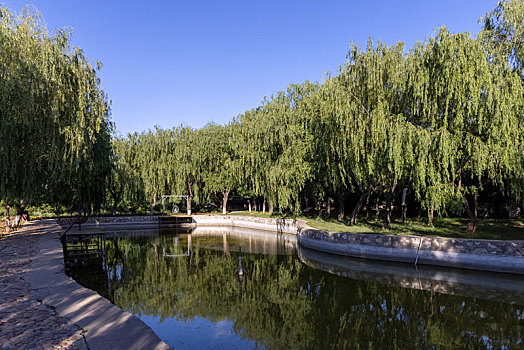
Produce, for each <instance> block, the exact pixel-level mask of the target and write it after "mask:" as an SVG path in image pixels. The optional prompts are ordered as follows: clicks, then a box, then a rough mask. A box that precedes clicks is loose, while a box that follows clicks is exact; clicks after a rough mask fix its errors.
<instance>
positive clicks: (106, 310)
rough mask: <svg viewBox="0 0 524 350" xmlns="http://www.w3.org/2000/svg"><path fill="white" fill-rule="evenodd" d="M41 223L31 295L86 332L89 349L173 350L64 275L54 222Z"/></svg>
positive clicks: (136, 321) (28, 278)
mask: <svg viewBox="0 0 524 350" xmlns="http://www.w3.org/2000/svg"><path fill="white" fill-rule="evenodd" d="M38 224H40V225H41V226H42V227H41V230H42V232H43V234H42V235H40V236H39V252H38V254H37V255H36V256H35V257H34V258H33V260H32V262H31V267H30V269H29V270H28V271H27V272H26V273H25V276H24V278H25V279H26V281H27V282H28V283H29V285H30V288H31V296H32V297H33V298H35V299H37V300H41V301H42V303H43V304H45V305H47V306H48V307H50V308H52V309H54V310H55V312H56V313H57V315H58V316H60V317H64V318H66V319H68V320H69V321H70V322H71V323H73V324H74V325H76V326H77V327H79V328H82V329H83V330H84V338H85V341H86V343H87V345H88V347H89V349H91V350H94V349H159V350H160V349H170V347H169V346H168V345H167V344H165V343H164V342H163V341H162V340H160V338H159V337H158V336H157V335H156V334H155V333H154V332H153V331H152V330H151V328H149V327H148V326H147V325H146V324H145V323H143V322H142V321H141V320H139V319H138V318H137V317H135V316H133V315H132V314H130V313H129V312H125V311H123V310H122V309H120V308H119V307H117V306H115V305H113V304H111V303H110V302H109V301H108V300H107V299H105V298H103V297H101V296H100V295H99V294H97V293H96V292H94V291H92V290H90V289H87V288H84V287H82V286H81V285H79V284H78V283H76V282H75V281H74V280H73V279H71V278H69V277H67V276H66V275H65V273H64V263H63V253H62V245H61V243H60V242H59V241H58V239H57V237H58V233H59V232H62V231H63V230H62V228H61V227H60V226H59V225H58V224H57V223H56V221H55V220H52V221H51V220H48V221H46V222H40V223H37V225H38Z"/></svg>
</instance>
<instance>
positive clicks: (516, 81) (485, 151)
mask: <svg viewBox="0 0 524 350" xmlns="http://www.w3.org/2000/svg"><path fill="white" fill-rule="evenodd" d="M4 12H5V10H4ZM26 18H27V17H26ZM5 21H6V20H5V16H4V17H3V18H2V23H4V22H5ZM18 23H23V21H19V22H18ZM483 23H484V29H483V30H482V31H481V32H480V33H478V34H477V35H476V37H474V38H473V37H472V36H471V35H470V34H469V33H458V34H452V33H450V32H449V31H448V30H447V29H446V28H445V27H443V28H441V29H440V30H438V32H437V33H436V34H435V35H434V36H432V37H430V38H429V39H426V40H425V41H424V42H423V43H417V44H416V45H415V46H414V47H413V48H411V49H410V50H409V51H408V50H406V49H405V48H404V45H403V43H397V44H396V45H393V46H387V45H384V44H382V43H380V42H379V43H373V42H371V41H370V42H369V43H368V46H367V47H366V49H365V50H361V49H359V48H358V47H356V46H353V47H351V48H350V50H349V52H348V56H347V62H346V63H345V64H343V65H342V66H341V67H340V69H339V71H338V72H337V74H333V75H332V76H328V77H326V79H325V80H324V82H323V83H321V84H317V83H310V82H305V83H303V84H292V85H290V86H289V87H288V88H287V90H286V91H282V92H278V93H277V94H275V95H274V96H272V97H271V98H268V99H265V100H264V101H263V102H262V104H261V105H260V106H259V107H257V108H255V109H253V110H250V111H247V112H245V113H244V114H242V115H240V116H238V117H236V118H234V119H233V120H232V121H231V122H230V123H228V124H227V125H225V126H220V125H214V124H210V125H207V126H206V127H203V128H201V129H192V128H189V127H185V126H180V127H176V128H173V129H168V130H163V129H159V128H156V129H155V130H154V131H147V132H143V133H140V134H137V133H135V134H130V135H127V136H126V137H122V138H120V137H114V138H113V139H112V140H111V143H112V145H111V146H112V152H111V150H110V149H109V147H108V143H109V142H110V141H109V137H107V135H108V133H109V132H110V127H109V126H110V124H109V122H108V119H107V103H106V102H105V101H106V99H105V96H104V95H103V93H100V91H99V89H98V80H97V79H96V72H95V70H93V69H91V68H90V65H89V63H88V62H87V61H85V60H84V59H83V57H82V56H81V52H80V51H79V50H73V51H71V50H69V51H67V50H66V49H67V47H68V46H67V45H65V44H64V43H63V42H66V43H67V40H66V39H67V38H64V36H65V34H64V33H59V34H57V36H56V37H54V38H53V39H52V40H51V39H50V44H49V45H51V44H53V45H54V46H57V47H58V48H57V49H55V51H56V52H59V55H58V56H59V57H60V59H61V60H64V61H65V62H68V64H73V65H74V67H82V69H85V68H89V69H87V70H86V71H87V72H88V73H90V74H94V80H93V83H92V84H91V85H90V84H86V85H83V84H78V86H82V88H88V87H89V88H90V89H92V90H88V91H86V92H85V93H79V95H81V97H82V98H79V97H78V96H77V95H74V96H73V97H72V98H73V99H72V101H75V104H74V105H72V106H70V105H71V104H72V103H70V102H71V100H70V99H71V97H70V96H69V95H65V94H66V93H71V91H73V92H78V91H77V90H76V89H71V88H70V87H69V86H67V85H66V86H64V87H63V90H64V92H61V94H59V95H58V96H53V98H52V99H51V101H52V102H53V103H56V104H57V105H56V107H55V105H52V104H51V105H50V106H49V105H48V104H49V103H50V102H47V97H48V95H49V94H48V90H47V89H48V88H47V85H45V84H50V82H49V79H52V80H51V81H52V82H54V81H55V80H54V78H47V80H46V79H45V74H44V76H43V77H42V79H43V85H44V87H43V88H41V89H42V90H38V89H39V86H40V85H38V84H32V82H31V80H29V81H28V82H27V83H25V82H26V81H25V80H24V84H14V86H19V87H20V88H21V89H22V90H23V91H25V90H24V89H27V90H28V94H30V96H32V95H31V94H33V93H34V94H36V95H37V96H38V98H43V101H44V102H45V103H46V104H45V105H44V106H45V107H46V108H43V109H42V108H40V105H39V102H40V100H38V99H36V98H35V100H34V101H35V104H34V107H33V108H34V109H31V110H25V109H24V108H26V105H25V104H24V103H21V102H20V103H19V104H20V105H21V106H23V108H22V110H21V111H18V110H17V111H16V112H15V113H13V111H14V110H16V109H15V108H13V107H12V106H11V105H9V104H8V105H7V106H8V107H6V105H5V104H4V103H2V104H0V113H1V114H0V115H1V117H2V129H1V131H0V132H1V133H2V137H3V134H4V126H3V124H4V123H7V124H9V127H10V128H14V129H16V130H20V127H19V126H18V124H14V125H16V127H14V126H13V124H12V122H17V123H20V125H22V126H24V127H23V128H21V129H22V130H26V127H27V128H38V127H39V126H38V125H39V124H36V123H42V122H43V121H41V120H40V118H37V117H36V115H37V113H40V114H44V115H45V117H46V118H47V117H48V115H49V116H53V117H54V116H55V115H56V116H57V118H55V119H53V117H50V121H49V123H51V122H53V123H55V124H46V126H45V128H49V130H50V131H49V132H50V136H49V137H48V136H45V135H46V133H43V134H42V135H38V136H37V139H38V137H40V136H42V139H43V140H45V141H48V143H49V145H53V147H55V146H54V144H53V142H54V139H53V138H52V137H57V139H58V140H59V142H61V144H66V145H70V144H71V146H70V148H68V147H65V148H62V147H58V148H57V147H55V148H52V149H53V150H55V149H58V150H59V151H55V152H54V153H52V154H53V156H52V157H51V156H49V157H48V158H46V157H44V158H43V159H41V158H38V157H37V156H38V152H43V153H46V152H45V150H46V148H45V147H47V146H45V147H44V146H42V145H41V144H40V143H39V141H35V143H32V141H31V140H32V138H31V137H29V138H28V139H27V141H26V142H27V145H33V144H34V145H35V147H36V149H37V151H38V152H37V153H36V154H33V153H23V155H24V156H23V157H22V158H23V159H22V160H18V158H19V156H20V155H21V152H22V151H23V150H22V148H24V147H26V143H24V141H22V140H20V139H16V138H15V139H13V138H12V137H13V133H11V134H10V136H9V135H8V136H7V139H4V138H2V145H3V146H4V147H5V146H7V145H8V146H9V147H7V148H0V154H1V155H2V158H1V159H4V152H7V151H9V152H13V154H14V155H11V158H5V159H10V160H9V161H6V162H5V161H3V160H2V161H0V166H1V167H2V169H6V172H8V173H12V174H15V175H13V176H11V177H7V180H8V181H7V182H5V183H3V184H2V185H3V186H2V187H0V195H1V196H2V198H7V199H26V200H30V199H29V198H31V200H36V199H37V198H42V199H44V200H46V201H48V202H53V203H55V202H56V203H59V202H60V203H62V204H63V203H65V201H67V200H69V201H70V202H71V204H73V203H76V202H86V203H91V204H92V209H94V208H97V207H100V205H101V204H102V201H100V200H99V198H100V196H99V195H97V194H98V191H99V190H102V187H103V188H104V189H106V186H102V187H100V185H99V184H100V183H107V184H108V186H107V190H108V192H107V193H108V195H107V197H106V198H105V199H106V201H108V200H110V202H111V203H112V204H113V209H114V211H116V210H117V209H118V207H119V204H121V203H136V204H138V203H143V202H144V201H147V202H149V203H151V208H152V209H153V208H154V206H155V205H156V203H157V201H158V200H159V198H160V197H159V196H160V195H162V194H168V193H174V194H187V195H189V197H190V203H193V204H192V205H193V206H195V205H196V206H198V207H204V206H205V205H206V204H207V203H213V202H217V201H219V202H220V204H221V206H222V208H223V210H224V211H225V210H226V208H227V203H228V199H229V198H230V196H232V195H235V196H240V197H242V198H245V199H246V201H247V199H251V202H252V203H253V202H256V201H257V200H258V201H259V202H261V203H263V208H264V210H265V208H266V207H267V208H268V211H269V212H270V213H271V212H273V210H274V209H275V208H278V210H279V211H280V212H289V213H297V212H300V211H302V210H304V209H305V208H307V207H314V206H315V205H316V203H322V202H323V203H326V204H327V205H326V210H327V211H329V210H330V209H331V207H332V206H333V207H336V208H337V209H338V218H339V219H340V220H343V219H344V217H346V216H347V217H348V221H349V222H350V223H356V220H357V217H358V214H359V212H360V211H361V210H362V209H363V208H366V209H367V208H368V207H370V206H374V207H375V208H376V211H377V212H378V211H379V210H380V211H382V212H383V214H384V216H383V227H384V228H387V227H388V225H389V222H390V220H391V213H392V211H393V209H394V208H402V210H401V211H400V213H401V215H402V216H403V217H405V215H406V211H407V209H408V207H409V208H410V211H411V213H414V212H416V211H424V212H425V213H427V215H428V218H429V220H430V221H431V220H432V219H433V216H434V215H435V213H438V214H440V215H468V217H469V218H470V219H471V223H470V225H469V227H468V229H469V230H471V231H474V230H476V227H477V218H478V217H479V216H481V215H482V216H484V215H485V214H486V213H488V212H494V211H496V209H498V208H489V207H487V206H486V203H490V202H491V203H496V205H497V206H500V205H502V204H508V203H516V204H518V203H521V200H522V189H523V188H524V181H523V180H524V138H523V132H522V131H523V127H524V85H523V82H524V74H523V64H524V28H523V23H524V2H523V1H521V0H513V1H503V2H500V3H498V5H497V7H496V8H495V9H494V10H493V11H492V12H491V13H489V14H487V15H486V16H485V18H484V19H483ZM11 27H12V25H11ZM2 28H4V25H3V26H2ZM37 29H38V28H37ZM37 29H33V30H37ZM2 30H3V32H2V34H1V35H2V36H3V35H4V31H5V32H7V34H10V33H15V34H17V35H25V34H24V33H25V32H24V33H22V34H20V33H21V32H22V31H21V30H20V29H18V30H17V31H13V29H12V28H10V27H9V26H8V25H7V26H6V29H2ZM10 35H14V34H10ZM62 38H64V39H62ZM35 40H37V41H38V42H40V46H45V45H44V44H46V41H45V40H42V39H35ZM60 43H62V44H61V45H60ZM0 45H4V44H3V42H0ZM46 45H47V44H46ZM36 46H37V47H38V48H40V46H38V45H36ZM54 46H53V47H54ZM0 50H4V49H3V48H0ZM60 50H62V51H60ZM64 50H66V54H64V53H63V51H64ZM76 55H80V57H82V59H81V60H80V61H79V60H78V59H75V57H77V56H76ZM20 57H24V56H23V55H22V56H21V55H20V54H18V55H15V60H16V59H19V58H20ZM31 57H34V59H35V60H36V61H38V60H41V59H42V55H41V54H34V55H32V56H31ZM45 57H48V56H45ZM0 59H2V60H6V57H5V56H4V55H2V56H1V58H0ZM47 59H48V58H46V60H47ZM7 62H8V63H9V64H12V63H11V61H9V59H7ZM26 62H27V60H24V59H20V62H18V63H17V64H19V66H24V64H25V63H26ZM79 62H80V63H79ZM8 63H5V62H3V61H2V62H1V63H0V64H1V65H0V74H4V66H5V67H9V64H8ZM36 64H37V66H38V67H40V65H39V64H40V63H39V61H38V62H37V63H36ZM44 66H45V65H44ZM80 71H81V72H82V70H80ZM16 72H17V73H12V74H22V73H23V72H22V73H19V72H20V70H18V71H16ZM52 72H54V71H52ZM75 72H76V71H75ZM44 73H47V74H50V73H49V72H48V71H45V72H44ZM53 74H54V73H53ZM75 74H76V73H75ZM82 74H84V73H82ZM7 76H8V77H9V75H7ZM27 76H28V75H27V74H22V75H21V78H20V79H29V78H26V77H27ZM49 76H51V77H52V74H51V75H48V77H49ZM68 77H71V75H69V76H68ZM73 77H74V75H73ZM87 77H90V76H89V75H88V76H87ZM3 79H4V76H2V80H1V81H0V94H1V95H0V98H2V99H4V98H5V97H6V96H8V98H11V95H9V94H12V91H13V90H12V89H11V90H9V86H13V84H11V85H8V83H6V82H4V80H3ZM11 79H13V77H12V76H11ZM14 79H15V81H16V82H20V80H19V79H18V78H14ZM75 79H76V78H75ZM57 80H58V79H57ZM73 81H75V80H74V79H73ZM83 81H84V80H82V82H83ZM86 81H87V82H91V80H90V79H86ZM70 83H71V80H67V79H65V83H64V84H70ZM4 85H6V86H4ZM53 86H54V85H53ZM75 86H76V85H75ZM35 89H36V90H35ZM60 89H62V87H61V85H59V91H62V90H60ZM35 91H36V93H35ZM84 99H85V101H87V102H86V103H84V102H83V101H84ZM91 99H92V100H91ZM9 101H15V102H17V101H21V100H17V99H16V98H15V99H13V100H9ZM31 101H33V100H31ZM64 101H67V102H68V103H67V104H65V103H64ZM91 101H93V105H91ZM64 104H65V106H67V108H65V107H64V106H63V105H64ZM9 106H11V107H9ZM13 106H15V107H16V106H18V105H17V104H16V103H14V104H13ZM94 107H96V108H94ZM17 108H18V107H17ZM11 113H13V116H11ZM35 113H36V114H35ZM60 113H64V115H67V116H68V117H69V119H67V120H68V122H69V123H70V124H67V123H64V124H63V125H62V124H60V123H62V121H61V119H60V118H59V116H60V115H62V114H60ZM73 116H74V117H73ZM90 116H93V119H92V120H91V119H89V118H88V117H90ZM35 119H36V120H37V121H35ZM26 124H27V125H26ZM50 125H51V126H50ZM52 125H54V127H53V126H52ZM57 127H58V130H57ZM76 128H78V130H79V131H76V130H77V129H76ZM73 129H74V131H73ZM53 130H54V134H53ZM25 132H26V131H23V132H22V134H23V133H25ZM7 134H9V133H7ZM15 134H16V133H15ZM16 135H19V134H16ZM9 137H11V138H9ZM4 140H13V141H8V142H5V141H4ZM31 147H33V146H31ZM9 152H7V153H8V154H11V153H9ZM25 152H27V151H25ZM60 152H62V153H60ZM55 153H56V154H55ZM17 156H18V157H17ZM60 157H62V158H61V159H62V160H60V159H59V158H60ZM35 159H39V160H41V161H42V162H43V164H42V166H39V163H38V162H37V163H36V164H37V165H31V164H34V161H35ZM16 162H21V164H27V166H26V168H27V167H30V168H31V167H32V168H33V169H34V168H36V169H35V172H34V173H31V177H29V180H27V179H24V180H23V181H22V180H21V179H20V177H22V175H23V174H24V173H23V172H21V171H20V170H19V169H21V168H20V167H17V168H16V170H14V171H13V169H12V168H11V167H12V166H13V164H15V163H16ZM24 162H25V163H24ZM108 162H109V163H110V165H112V166H109V167H108V166H107V163H108ZM64 164H69V165H67V166H65V165H64ZM14 166H17V165H14ZM61 167H62V168H61ZM22 168H23V167H22ZM107 169H109V171H107ZM50 171H55V173H53V174H57V175H56V176H42V174H44V175H47V174H48V173H49V172H50ZM64 174H66V175H64ZM10 181H12V182H10ZM20 181H22V183H23V184H24V185H23V186H20ZM24 181H25V182H24ZM35 183H36V184H37V186H36V187H37V188H36V189H35V188H34V187H35ZM29 184H30V186H31V187H33V188H32V189H31V191H30V193H31V194H32V195H31V196H28V195H27V194H26V192H24V191H25V190H24V189H25V188H26V187H27V186H28V185H29ZM57 190H58V191H57ZM84 192H86V193H84ZM35 194H38V195H39V196H40V197H37V196H35ZM63 196H65V197H67V198H69V199H64V198H63ZM71 199H73V201H71ZM349 204H351V205H352V207H351V208H347V206H348V205H349ZM403 204H405V205H403ZM190 205H191V204H190Z"/></svg>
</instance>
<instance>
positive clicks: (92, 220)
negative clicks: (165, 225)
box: [58, 215, 158, 225]
mask: <svg viewBox="0 0 524 350" xmlns="http://www.w3.org/2000/svg"><path fill="white" fill-rule="evenodd" d="M73 220H76V217H74V218H61V219H59V220H58V222H59V224H60V225H71V223H72V222H73ZM127 223H129V224H131V223H136V224H143V223H148V224H156V223H158V216H151V215H141V216H91V217H89V219H87V221H86V222H85V223H83V224H82V225H89V224H93V225H100V224H127Z"/></svg>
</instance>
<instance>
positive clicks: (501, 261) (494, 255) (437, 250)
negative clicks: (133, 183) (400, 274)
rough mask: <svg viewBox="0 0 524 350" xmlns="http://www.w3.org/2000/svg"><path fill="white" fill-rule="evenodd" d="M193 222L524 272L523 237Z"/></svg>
mask: <svg viewBox="0 0 524 350" xmlns="http://www.w3.org/2000/svg"><path fill="white" fill-rule="evenodd" d="M192 219H193V223H192V224H191V226H193V227H202V226H233V227H243V228H250V229H257V230H266V231H273V232H277V233H288V234H295V235H297V240H298V243H299V244H300V245H302V246H304V247H307V248H310V249H314V250H318V251H322V252H326V253H331V254H337V255H344V256H351V257H358V258H369V259H376V260H383V261H394V262H403V263H409V264H424V265H434V266H446V267H455V268H464V269H472V270H481V271H492V272H504V273H513V274H524V241H522V240H515V241H501V240H485V239H462V238H444V237H432V236H430V237H420V236H409V235H383V234H368V233H338V232H328V231H324V230H317V229H313V228H311V227H309V226H308V225H307V224H306V221H304V220H298V219H273V218H260V217H252V216H239V215H193V216H192ZM159 220H160V219H159V218H158V217H157V216H142V217H114V218H113V217H105V218H91V219H90V220H89V221H88V222H87V224H89V223H90V224H94V225H99V224H100V225H102V224H104V225H107V224H110V225H114V224H138V223H139V222H141V224H150V225H155V224H158V222H159Z"/></svg>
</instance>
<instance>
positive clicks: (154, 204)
mask: <svg viewBox="0 0 524 350" xmlns="http://www.w3.org/2000/svg"><path fill="white" fill-rule="evenodd" d="M155 206H156V192H155V193H154V194H153V201H152V202H151V210H150V211H149V215H153V214H154V213H155Z"/></svg>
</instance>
